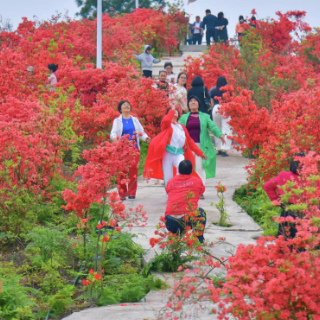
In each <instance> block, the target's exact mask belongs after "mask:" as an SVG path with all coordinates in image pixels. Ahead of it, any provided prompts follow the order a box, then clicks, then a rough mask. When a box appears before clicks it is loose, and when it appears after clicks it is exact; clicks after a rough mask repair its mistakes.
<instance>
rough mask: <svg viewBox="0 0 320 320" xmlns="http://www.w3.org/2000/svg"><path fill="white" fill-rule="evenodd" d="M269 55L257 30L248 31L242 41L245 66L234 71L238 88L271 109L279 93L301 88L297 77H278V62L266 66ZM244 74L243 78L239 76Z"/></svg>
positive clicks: (262, 105) (261, 105)
mask: <svg viewBox="0 0 320 320" xmlns="http://www.w3.org/2000/svg"><path fill="white" fill-rule="evenodd" d="M264 55H266V56H268V55H269V49H266V48H264V47H263V39H262V35H261V34H260V33H259V32H258V33H257V32H256V30H250V29H249V30H247V32H246V35H245V36H244V37H243V38H242V40H241V57H242V60H243V66H242V68H240V69H237V70H234V73H235V74H234V75H235V79H236V82H237V83H236V87H238V86H239V87H241V88H246V89H248V90H251V91H253V96H252V98H253V100H254V101H256V102H257V104H258V105H259V106H260V107H265V108H267V109H270V108H271V102H272V100H273V99H275V98H276V94H277V92H279V90H280V91H281V92H290V91H293V90H298V89H299V87H300V83H299V81H298V80H297V79H296V77H292V76H289V77H283V76H281V77H278V74H277V72H274V69H275V67H276V65H277V63H278V62H277V61H274V62H273V63H271V64H270V63H268V64H264V63H262V62H261V60H263V56H264ZM239 71H240V73H241V72H243V76H239Z"/></svg>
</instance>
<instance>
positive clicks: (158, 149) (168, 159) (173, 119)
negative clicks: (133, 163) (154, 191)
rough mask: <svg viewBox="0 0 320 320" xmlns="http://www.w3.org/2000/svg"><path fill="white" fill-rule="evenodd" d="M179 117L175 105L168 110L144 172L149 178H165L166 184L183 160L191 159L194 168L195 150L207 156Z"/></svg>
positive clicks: (199, 154) (150, 147) (152, 143)
mask: <svg viewBox="0 0 320 320" xmlns="http://www.w3.org/2000/svg"><path fill="white" fill-rule="evenodd" d="M178 119H179V111H178V110H176V108H175V106H173V107H172V109H168V110H167V112H166V115H165V116H164V118H163V119H162V121H161V133H159V134H158V135H157V136H156V137H155V138H154V139H153V140H152V142H151V144H150V146H149V150H148V155H147V158H146V163H145V168H144V173H143V175H144V176H145V177H147V178H154V179H159V180H164V182H165V185H167V182H168V181H169V180H170V179H171V178H172V177H173V176H174V174H175V172H176V169H177V168H178V166H179V163H180V162H181V161H182V160H184V159H188V160H190V161H191V163H192V164H193V168H194V163H195V158H194V154H193V152H194V153H195V154H196V155H197V156H199V157H202V158H203V159H206V158H207V157H206V155H205V154H204V153H203V152H202V151H201V150H200V148H199V147H198V146H197V145H196V144H195V142H194V141H193V140H192V138H191V137H190V135H189V133H188V130H187V129H186V127H185V126H183V125H182V124H180V123H178V122H177V121H178ZM194 174H196V173H195V172H194Z"/></svg>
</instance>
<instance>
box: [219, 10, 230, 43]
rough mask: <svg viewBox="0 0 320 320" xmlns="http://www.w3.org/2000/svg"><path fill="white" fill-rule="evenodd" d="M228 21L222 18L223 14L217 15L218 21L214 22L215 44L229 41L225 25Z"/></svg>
mask: <svg viewBox="0 0 320 320" xmlns="http://www.w3.org/2000/svg"><path fill="white" fill-rule="evenodd" d="M228 23H229V21H228V20H227V19H226V18H225V17H224V14H223V12H219V13H218V19H217V20H216V30H217V31H216V33H217V42H224V43H226V42H227V41H228V40H229V37H228V30H227V25H228Z"/></svg>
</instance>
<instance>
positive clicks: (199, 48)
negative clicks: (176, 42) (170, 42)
mask: <svg viewBox="0 0 320 320" xmlns="http://www.w3.org/2000/svg"><path fill="white" fill-rule="evenodd" d="M207 49H208V48H207V46H206V45H182V46H180V50H181V51H182V52H183V53H184V52H204V51H206V50H207Z"/></svg>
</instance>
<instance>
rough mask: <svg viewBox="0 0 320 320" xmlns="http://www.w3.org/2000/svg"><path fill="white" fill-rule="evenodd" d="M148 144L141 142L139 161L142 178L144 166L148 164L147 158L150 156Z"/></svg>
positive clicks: (139, 173) (139, 172)
mask: <svg viewBox="0 0 320 320" xmlns="http://www.w3.org/2000/svg"><path fill="white" fill-rule="evenodd" d="M148 146H149V145H148V143H146V142H144V141H141V142H140V161H139V171H138V175H139V176H141V175H142V173H143V169H144V165H145V163H146V158H147V154H148Z"/></svg>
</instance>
